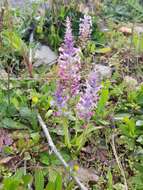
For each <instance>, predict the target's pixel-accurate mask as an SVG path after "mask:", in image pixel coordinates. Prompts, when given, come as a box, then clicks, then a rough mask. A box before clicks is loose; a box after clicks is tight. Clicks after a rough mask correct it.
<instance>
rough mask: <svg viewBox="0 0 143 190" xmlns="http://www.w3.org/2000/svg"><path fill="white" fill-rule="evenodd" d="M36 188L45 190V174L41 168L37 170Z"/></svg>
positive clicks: (36, 189)
mask: <svg viewBox="0 0 143 190" xmlns="http://www.w3.org/2000/svg"><path fill="white" fill-rule="evenodd" d="M35 190H44V175H43V172H42V170H40V169H38V170H36V171H35Z"/></svg>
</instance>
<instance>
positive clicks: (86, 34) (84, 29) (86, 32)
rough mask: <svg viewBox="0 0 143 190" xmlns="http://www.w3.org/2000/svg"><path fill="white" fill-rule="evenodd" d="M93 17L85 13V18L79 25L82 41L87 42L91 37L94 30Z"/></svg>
mask: <svg viewBox="0 0 143 190" xmlns="http://www.w3.org/2000/svg"><path fill="white" fill-rule="evenodd" d="M91 27H92V19H91V16H89V15H84V18H83V19H80V25H79V36H80V37H79V38H80V40H81V42H84V43H85V42H86V41H87V40H88V39H89V38H90V37H91V32H92V29H91Z"/></svg>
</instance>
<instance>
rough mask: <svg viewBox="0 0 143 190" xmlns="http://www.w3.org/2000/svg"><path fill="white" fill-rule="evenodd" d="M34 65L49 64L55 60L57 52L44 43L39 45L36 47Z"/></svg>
mask: <svg viewBox="0 0 143 190" xmlns="http://www.w3.org/2000/svg"><path fill="white" fill-rule="evenodd" d="M34 60H35V62H34V66H35V67H39V66H41V65H47V66H51V65H53V64H54V63H56V61H57V54H56V53H55V52H54V51H52V50H51V49H50V48H49V47H48V46H46V45H40V47H39V48H38V49H36V52H35V56H34Z"/></svg>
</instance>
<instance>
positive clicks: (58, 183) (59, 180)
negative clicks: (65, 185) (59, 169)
mask: <svg viewBox="0 0 143 190" xmlns="http://www.w3.org/2000/svg"><path fill="white" fill-rule="evenodd" d="M55 190H62V176H61V175H58V176H57V178H56V181H55Z"/></svg>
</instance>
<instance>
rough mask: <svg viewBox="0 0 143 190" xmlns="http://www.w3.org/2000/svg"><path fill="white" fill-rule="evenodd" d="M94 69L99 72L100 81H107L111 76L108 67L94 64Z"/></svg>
mask: <svg viewBox="0 0 143 190" xmlns="http://www.w3.org/2000/svg"><path fill="white" fill-rule="evenodd" d="M94 68H95V69H96V70H97V71H98V72H99V75H100V78H101V80H103V79H108V78H110V77H111V75H112V70H111V68H110V67H109V66H105V65H101V64H96V65H95V66H94Z"/></svg>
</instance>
